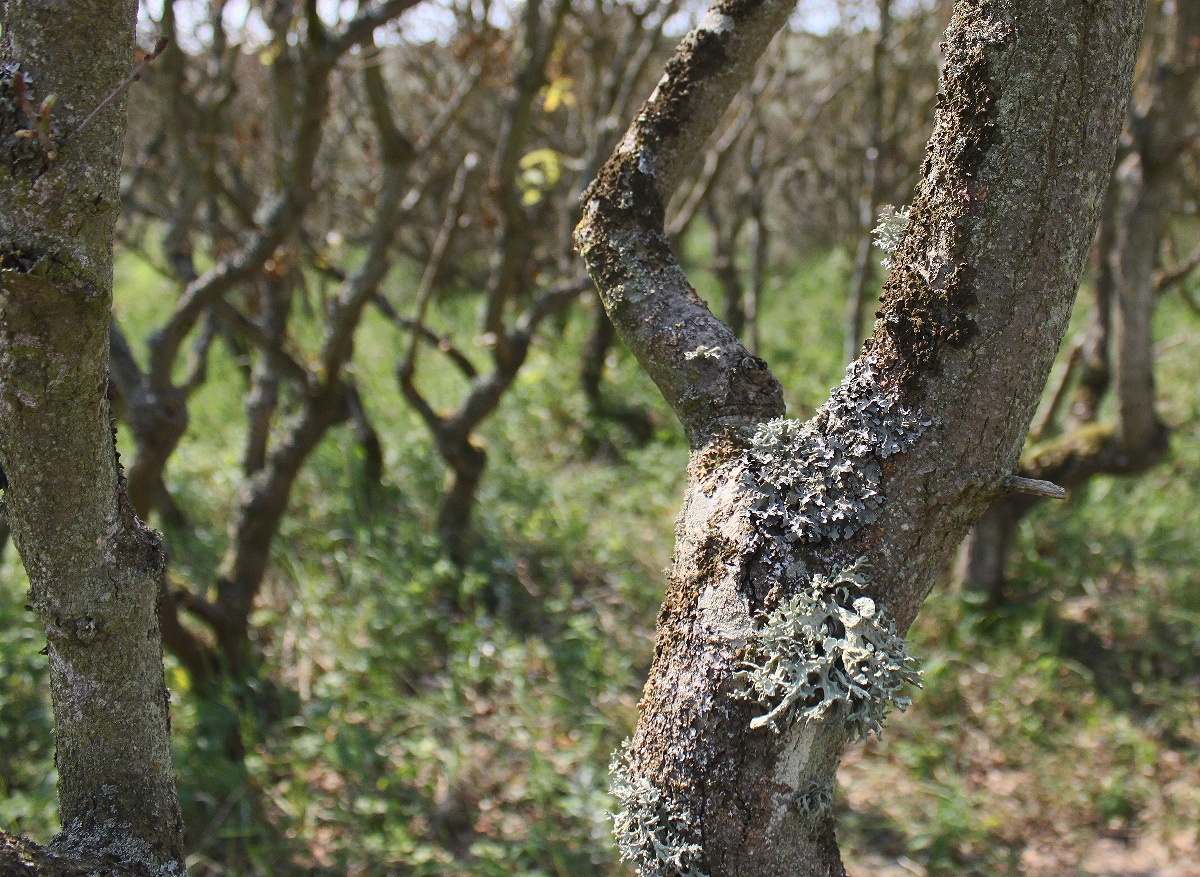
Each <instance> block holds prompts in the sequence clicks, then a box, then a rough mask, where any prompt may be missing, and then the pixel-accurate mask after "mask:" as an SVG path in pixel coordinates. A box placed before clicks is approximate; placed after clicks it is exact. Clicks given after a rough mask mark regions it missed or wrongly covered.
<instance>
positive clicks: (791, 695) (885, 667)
mask: <svg viewBox="0 0 1200 877" xmlns="http://www.w3.org/2000/svg"><path fill="white" fill-rule="evenodd" d="M861 570H862V564H861V562H860V563H856V564H854V566H852V567H850V568H849V569H846V570H843V571H842V572H841V573H839V574H838V575H836V576H834V577H833V578H832V579H830V578H826V577H825V576H821V575H816V576H813V578H812V582H811V584H810V586H809V587H808V588H807V589H805V590H802V591H801V592H800V593H798V594H796V595H795V596H793V597H791V598H790V599H787V600H785V601H783V602H782V603H781V604H780V605H779V606H778V607H777V608H776V609H775V610H774V611H773V612H771V613H770V614H769V615H768V616H767V618H766V622H765V623H764V625H763V627H762V629H761V630H760V631H759V632H758V635H757V636H756V637H755V640H754V642H753V644H752V646H751V650H750V653H749V656H748V658H747V659H746V660H745V661H744V662H743V664H742V670H741V676H742V678H743V680H744V681H745V683H746V686H747V688H746V694H747V696H748V697H750V698H752V699H754V700H756V701H757V702H758V703H761V704H763V705H764V706H767V707H769V709H768V712H767V713H766V714H764V715H761V716H759V717H757V718H755V719H753V720H752V721H751V722H750V727H751V728H762V727H771V728H773V729H775V730H776V731H783V730H785V729H786V728H788V727H790V726H792V725H793V724H796V723H797V722H809V721H819V720H821V719H825V718H829V717H831V716H832V715H833V714H834V712H835V711H836V713H837V715H838V716H839V717H840V718H841V720H842V721H843V722H845V725H846V729H847V732H848V734H849V737H850V740H851V741H855V740H859V739H862V738H864V737H866V736H867V734H869V733H871V732H872V731H874V732H875V733H876V734H878V733H879V731H880V729H881V727H882V725H883V719H884V716H885V715H886V714H887V711H888V709H889V708H891V707H892V706H895V707H896V708H897V709H904V708H905V707H906V706H908V704H909V702H910V701H909V699H908V698H906V697H901V696H900V691H901V690H902V689H903V687H904V685H905V684H906V683H909V684H913V685H920V673H919V672H918V670H917V669H916V660H915V659H914V658H913V657H912V656H911V655H909V654H908V651H907V649H906V648H905V645H904V639H903V637H900V636H898V635H897V634H896V632H895V630H894V628H893V627H892V625H891V623H890V622H889V621H888V619H887V617H886V616H885V615H884V613H883V612H882V611H880V610H879V609H878V608H877V607H876V605H875V601H874V600H872V599H871V598H870V597H867V596H863V595H862V594H861V591H862V588H863V584H864V580H863V578H862V576H861Z"/></svg>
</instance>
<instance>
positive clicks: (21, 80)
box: [0, 0, 184, 874]
mask: <svg viewBox="0 0 1200 877" xmlns="http://www.w3.org/2000/svg"><path fill="white" fill-rule="evenodd" d="M136 11H137V3H136V2H134V0H37V2H33V0H10V2H8V3H6V4H4V6H3V37H2V38H0V39H2V42H0V62H2V63H3V64H4V66H3V68H0V462H2V464H3V468H4V472H5V473H6V475H7V478H8V487H7V490H6V492H5V501H6V505H7V507H8V512H9V521H10V524H11V526H12V535H13V540H14V542H15V544H16V546H17V549H18V551H19V552H20V554H21V558H22V560H23V561H24V564H25V569H26V571H27V573H28V575H29V583H30V590H29V603H30V607H31V608H32V610H33V611H34V612H35V613H36V614H37V616H38V618H39V619H40V620H41V622H42V623H43V624H44V625H45V629H46V637H47V656H48V662H49V665H50V692H51V699H52V702H53V706H54V724H55V747H56V752H55V764H56V765H57V767H58V772H59V783H58V796H59V806H60V811H61V816H62V832H61V833H60V834H59V835H58V836H57V837H55V839H54V841H53V843H52V844H51V847H50V854H51V855H53V856H58V857H61V860H60V861H59V862H58V863H57V864H53V863H52V865H53V867H55V868H56V873H84V872H86V873H89V874H99V873H112V874H168V873H170V874H182V873H184V865H183V855H182V852H183V851H182V821H181V817H180V812H179V804H178V801H177V799H176V795H175V781H174V777H173V775H172V771H171V748H170V737H169V729H168V717H167V705H168V700H169V697H170V695H169V694H168V692H167V689H166V686H165V684H164V679H163V665H162V645H161V640H160V636H159V627H158V618H157V614H156V609H155V605H156V600H157V598H158V593H159V585H160V578H161V576H162V571H163V563H164V558H163V552H162V548H161V545H160V543H159V539H158V536H157V535H156V534H155V533H153V532H152V531H150V530H148V529H146V528H145V527H143V526H142V524H141V523H140V522H139V521H138V520H137V518H136V517H135V516H134V514H133V510H132V508H131V506H130V504H129V501H128V499H127V497H126V495H125V492H124V487H123V485H122V484H121V479H120V470H119V467H118V464H117V456H116V452H115V450H114V447H113V433H112V429H113V428H112V422H111V419H110V415H109V408H108V402H107V399H106V389H107V385H108V380H107V371H108V324H109V314H110V310H111V305H112V268H113V262H112V258H113V256H112V247H113V228H114V223H115V221H116V218H117V213H118V204H117V182H118V174H119V172H120V159H121V145H122V138H123V135H124V130H125V109H124V103H123V101H121V100H117V101H114V102H113V103H110V104H109V105H108V106H107V108H106V109H104V110H103V111H102V112H101V113H100V114H99V115H98V117H97V118H96V119H95V120H94V122H93V123H92V124H90V125H88V126H87V127H86V128H83V129H82V130H80V129H78V126H80V125H81V123H83V121H84V120H85V118H86V117H87V116H88V114H89V113H90V112H91V111H92V110H93V109H95V108H97V107H99V106H100V105H101V103H102V102H103V101H104V100H105V98H106V97H107V96H108V95H109V94H110V93H112V92H113V91H114V90H116V88H117V87H118V86H119V85H120V84H121V82H122V81H123V80H124V78H125V77H126V75H127V74H128V73H129V70H130V68H131V65H132V60H133V59H132V55H133V37H134V22H135V13H136ZM51 95H56V96H57V99H56V102H54V101H47V98H49V97H50V96H51ZM19 130H25V131H32V132H34V135H33V136H32V137H30V136H28V135H18V134H17V131H19ZM73 131H78V133H77V134H75V136H71V132H73ZM16 848H17V847H16V845H15V843H14V842H11V841H7V840H6V841H4V842H3V843H0V850H3V851H4V852H0V872H4V873H12V872H13V871H12V870H9V869H16V868H17V867H18V866H17V865H16V864H14V863H13V862H12V860H11V858H8V857H10V856H15V855H17V853H16V852H15V850H16ZM101 860H103V861H104V862H105V864H103V865H101ZM42 861H43V862H50V861H51V860H49V859H46V858H45V857H44V856H43V858H42ZM72 862H73V863H74V864H71V863H72ZM89 862H90V863H91V864H88V863H89ZM72 869H74V870H72ZM16 873H29V872H25V871H21V870H17V871H16Z"/></svg>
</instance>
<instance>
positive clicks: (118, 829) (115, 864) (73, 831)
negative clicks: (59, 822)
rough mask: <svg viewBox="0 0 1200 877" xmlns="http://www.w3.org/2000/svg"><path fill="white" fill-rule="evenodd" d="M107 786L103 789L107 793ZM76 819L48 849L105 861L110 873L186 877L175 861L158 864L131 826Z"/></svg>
mask: <svg viewBox="0 0 1200 877" xmlns="http://www.w3.org/2000/svg"><path fill="white" fill-rule="evenodd" d="M110 788H111V787H104V791H108V790H109V789H110ZM87 822H88V821H87V820H81V819H76V820H74V821H73V822H72V823H71V824H70V825H68V826H66V827H65V828H64V830H63V831H62V833H60V834H59V835H58V836H57V837H55V838H54V841H53V842H52V844H51V849H52V850H53V851H54V852H55V853H57V854H59V855H61V854H63V853H70V854H75V855H78V856H81V857H83V856H87V857H95V858H98V859H100V860H101V861H103V862H105V863H106V864H107V865H108V866H109V868H110V869H111V871H106V872H105V873H113V874H138V875H146V877H186V874H187V872H186V871H185V870H184V869H183V868H182V867H181V866H180V864H179V863H177V862H169V861H168V862H162V861H160V860H159V859H158V858H157V857H156V856H155V855H154V851H153V850H152V849H151V848H150V845H149V844H148V843H146V841H144V840H142V839H141V838H138V837H135V836H134V834H133V830H132V826H130V825H125V824H122V823H121V822H119V821H117V820H115V819H106V820H103V821H99V820H95V821H92V822H91V824H86V823H87Z"/></svg>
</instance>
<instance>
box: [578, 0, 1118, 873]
mask: <svg viewBox="0 0 1200 877" xmlns="http://www.w3.org/2000/svg"><path fill="white" fill-rule="evenodd" d="M789 11H790V9H789V8H787V6H786V5H780V4H773V3H767V2H762V0H741V2H738V0H725V2H720V3H718V4H717V5H716V6H714V7H713V8H712V9H711V10H710V11H709V13H708V15H707V16H706V17H705V19H704V20H703V21H702V22H701V25H700V27H699V28H698V29H697V30H696V31H693V32H692V33H691V34H689V35H688V36H687V37H685V38H684V41H683V43H682V44H681V46H680V48H679V50H678V51H677V53H676V55H675V57H674V58H673V59H672V60H671V61H670V62H669V64H668V66H667V74H666V75H665V76H664V77H663V79H662V80H661V81H660V82H659V84H658V86H657V88H656V89H655V92H654V94H653V95H652V96H651V98H650V99H649V101H647V103H646V104H645V105H644V106H643V107H642V109H641V111H640V112H639V114H638V117H637V119H636V120H635V122H634V123H633V125H632V126H631V127H630V129H629V131H628V132H627V133H626V135H625V137H624V139H623V140H622V142H621V145H620V146H618V148H617V150H616V152H615V153H614V155H613V156H612V158H611V159H610V160H609V162H608V164H606V165H605V167H604V168H603V169H602V170H601V172H600V175H599V177H598V178H597V180H596V182H595V183H593V185H592V187H591V188H590V189H589V190H588V193H587V195H586V196H585V199H584V218H583V220H582V222H581V223H580V226H579V228H578V230H577V232H576V239H577V242H578V245H579V248H580V251H581V252H582V254H583V256H584V258H585V260H586V261H587V263H588V268H589V271H590V273H591V275H592V277H593V279H594V280H595V281H596V283H597V285H598V287H599V288H600V292H601V295H602V297H603V299H604V303H605V306H606V308H607V309H608V311H609V313H610V315H611V316H612V318H613V322H614V324H615V325H616V326H617V329H618V331H620V332H621V334H622V335H623V337H624V338H625V340H626V342H627V343H628V345H629V346H630V348H631V349H632V350H633V351H634V353H635V354H636V355H637V356H638V358H639V360H640V361H641V362H642V364H643V366H644V367H645V368H646V370H647V371H648V372H649V373H650V376H651V377H652V378H653V379H654V380H655V381H656V383H657V384H658V386H659V388H660V389H661V390H662V392H663V394H664V396H665V397H666V398H667V400H668V402H669V403H670V404H671V406H672V408H673V409H674V410H675V412H676V414H677V416H678V417H679V418H680V420H681V421H682V422H683V425H684V427H685V430H686V432H687V435H688V438H689V441H690V443H691V445H692V458H691V462H690V464H689V470H688V488H687V493H686V497H685V501H684V509H683V512H682V514H681V518H680V521H679V525H678V531H677V533H678V535H677V542H676V551H675V556H674V560H673V563H672V568H671V572H670V574H669V580H668V587H667V596H666V602H665V603H664V606H663V609H662V611H661V613H660V615H659V621H658V645H657V649H656V652H655V658H654V663H653V666H652V668H651V673H650V679H649V681H648V682H647V685H646V689H645V694H644V697H643V700H642V704H641V716H640V719H639V722H638V727H637V730H636V732H635V734H634V736H633V738H632V741H631V743H630V746H629V747H628V749H627V750H626V752H625V753H624V754H623V756H622V757H620V758H618V759H617V761H616V763H615V765H614V766H615V776H614V791H615V793H616V794H617V797H618V799H619V801H620V803H621V811H620V812H619V813H618V814H617V816H616V819H615V827H616V832H617V836H618V841H619V842H620V844H621V847H622V852H623V854H624V856H625V857H626V858H628V859H630V860H632V861H633V862H634V863H635V864H636V865H637V866H638V868H639V870H640V872H641V873H642V874H643V875H682V874H700V873H703V874H706V875H708V877H729V875H739V877H741V875H744V877H750V875H763V874H789V875H800V877H809V875H811V877H818V875H819V877H828V875H840V874H844V869H843V867H842V864H841V861H840V857H839V854H838V850H837V844H836V841H835V839H834V830H833V829H834V826H833V816H832V808H831V807H830V802H831V799H832V787H833V784H834V779H835V773H836V769H837V765H838V762H839V760H840V756H841V751H842V748H843V745H844V744H845V742H846V741H847V740H854V739H856V738H858V737H862V736H865V735H866V734H867V733H869V732H870V731H872V730H877V729H878V727H879V724H880V722H881V721H882V720H883V717H884V715H885V714H886V712H887V711H888V709H889V707H890V706H892V705H897V704H899V705H902V704H903V698H902V697H901V696H900V691H901V688H902V685H903V684H904V683H905V682H906V681H908V680H910V679H911V678H912V676H913V670H912V666H911V659H910V658H909V657H908V656H907V655H906V654H905V652H904V648H903V642H902V640H901V639H900V637H902V636H903V634H904V633H905V632H906V631H907V630H908V628H909V626H910V625H911V623H912V621H913V619H914V618H915V616H916V613H917V610H918V608H919V606H920V604H921V602H922V601H923V599H924V598H925V596H926V594H927V593H928V590H929V588H930V587H931V584H932V582H933V579H934V576H935V575H936V574H937V573H938V572H939V571H940V570H941V568H942V567H943V566H944V565H945V563H946V561H947V560H948V559H949V557H950V555H951V554H952V553H953V551H954V549H955V548H956V547H957V546H958V544H959V542H961V540H962V537H963V535H965V532H966V529H967V528H968V527H969V526H970V524H971V523H973V522H974V520H975V519H977V518H978V517H979V516H980V515H981V514H982V513H983V512H984V510H985V509H986V507H987V506H988V504H989V503H990V502H991V501H993V500H994V499H996V498H998V497H999V496H1000V495H1002V494H1003V493H1004V490H1005V484H1006V478H1007V476H1008V475H1009V474H1010V473H1012V472H1013V471H1014V469H1015V466H1016V463H1017V456H1018V454H1019V452H1020V449H1021V445H1022V442H1023V439H1024V436H1025V431H1026V429H1027V427H1028V424H1029V420H1030V418H1031V416H1032V414H1033V410H1034V406H1035V404H1036V401H1037V395H1038V392H1039V390H1040V389H1041V386H1042V384H1043V383H1044V381H1045V378H1046V375H1047V374H1048V372H1049V369H1050V366H1051V363H1052V362H1053V358H1054V353H1055V351H1056V349H1057V347H1058V344H1059V342H1060V340H1061V338H1062V333H1063V331H1064V330H1065V328H1066V324H1067V318H1068V315H1069V313H1070V309H1071V304H1072V300H1073V298H1074V294H1075V290H1076V287H1077V285H1078V282H1079V276H1080V272H1081V270H1082V267H1083V264H1084V260H1085V258H1086V255H1087V252H1088V249H1089V247H1090V244H1091V239H1092V235H1093V232H1094V230H1095V225H1096V219H1097V214H1098V208H1099V204H1100V200H1101V196H1102V194H1103V190H1104V186H1105V184H1106V183H1107V178H1108V169H1109V167H1110V166H1111V163H1112V160H1113V151H1114V145H1115V143H1116V137H1117V134H1118V133H1119V131H1120V125H1121V119H1122V116H1123V114H1124V110H1125V104H1126V101H1127V98H1128V94H1129V83H1130V79H1131V77H1132V72H1133V66H1134V61H1135V57H1136V49H1137V43H1138V36H1139V31H1140V27H1141V22H1142V9H1141V4H1139V3H1115V2H1097V3H1069V4H1064V3H1062V2H1061V0H1022V2H1020V3H1017V2H984V0H959V2H958V3H957V4H956V6H955V13H954V17H953V19H952V22H951V25H950V28H949V30H948V32H947V35H946V44H945V45H946V63H945V66H944V69H943V75H942V88H943V91H944V93H945V94H944V97H943V99H942V101H941V103H940V107H939V111H938V119H937V128H936V130H935V132H934V135H933V138H932V140H931V141H930V145H929V152H928V158H927V161H926V164H925V169H924V174H923V180H922V183H921V186H920V189H919V192H918V194H917V197H916V199H915V201H914V203H913V207H912V211H911V214H910V217H911V218H910V222H909V226H908V230H907V233H906V234H905V237H904V239H903V241H902V242H901V244H900V247H899V249H898V250H897V252H896V254H895V258H894V265H895V268H894V269H893V271H892V274H891V276H890V277H889V279H888V281H887V284H886V285H885V289H884V296H883V302H882V311H881V319H880V321H879V322H878V323H877V324H876V327H875V331H874V333H873V335H872V336H871V338H870V339H869V340H868V342H867V344H866V346H865V347H864V351H863V354H862V356H861V357H860V358H859V359H858V361H857V362H856V363H854V364H853V365H852V367H851V368H850V369H849V370H848V372H847V377H846V379H845V381H844V382H843V384H842V386H841V387H839V388H838V389H836V390H835V391H834V393H833V395H832V396H831V397H830V399H829V401H828V402H827V403H826V405H825V406H824V407H823V408H822V409H821V411H819V412H818V413H817V415H816V416H815V417H814V418H813V419H812V420H811V421H809V422H808V423H805V424H801V423H798V422H795V421H780V420H777V419H776V418H779V417H780V415H781V414H782V413H783V405H782V401H781V392H780V388H779V385H778V383H777V382H776V381H775V379H774V377H773V376H772V375H771V373H770V371H769V370H768V369H767V366H766V364H765V363H763V362H762V360H759V359H757V358H755V357H751V356H749V355H748V354H747V352H746V351H745V349H744V348H743V347H742V346H741V345H740V344H739V343H738V342H737V340H736V338H735V337H734V336H733V334H732V333H731V332H730V331H729V330H728V328H727V327H725V326H724V325H723V324H722V323H720V322H719V321H718V320H716V319H715V318H714V317H712V315H711V314H710V313H709V312H708V310H707V308H706V307H705V306H704V303H703V302H702V301H701V300H700V299H699V298H698V296H697V295H696V294H695V292H694V290H693V289H692V288H691V286H690V285H689V284H688V282H687V279H686V277H685V276H684V274H683V271H682V269H681V268H680V267H679V265H678V263H676V262H675V261H674V259H673V258H672V257H671V254H670V249H669V247H668V246H667V241H666V237H665V234H664V233H663V230H662V211H663V208H662V205H664V204H666V203H667V201H668V199H669V197H670V194H671V193H672V192H673V191H674V188H675V187H676V185H677V183H678V180H679V178H680V176H681V175H682V173H684V172H685V170H686V168H687V167H688V164H689V162H690V161H691V160H692V159H693V158H694V155H695V151H696V149H697V148H699V147H698V145H697V144H702V143H703V142H704V139H705V138H706V136H707V135H708V134H709V132H711V130H712V128H713V126H714V125H715V124H716V122H717V119H718V117H719V115H720V113H721V112H722V111H723V109H724V108H725V107H726V106H727V105H728V102H729V100H730V99H731V97H732V95H733V94H734V92H735V91H736V89H737V88H738V87H739V86H740V85H741V84H742V83H744V82H745V80H746V78H747V77H748V76H749V75H750V73H751V71H752V69H753V65H754V63H755V60H756V59H757V58H758V56H759V55H760V54H761V52H762V50H763V48H765V46H766V44H767V42H768V41H769V39H770V38H771V36H772V35H773V34H774V32H775V30H776V29H777V28H778V27H780V26H781V25H782V23H783V22H784V21H785V20H786V18H787V15H788V13H789Z"/></svg>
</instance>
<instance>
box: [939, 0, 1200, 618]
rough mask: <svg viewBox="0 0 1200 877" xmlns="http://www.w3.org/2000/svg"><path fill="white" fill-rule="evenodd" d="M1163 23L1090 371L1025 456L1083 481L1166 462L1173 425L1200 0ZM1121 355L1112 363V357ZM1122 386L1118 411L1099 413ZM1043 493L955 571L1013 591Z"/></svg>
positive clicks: (1017, 509)
mask: <svg viewBox="0 0 1200 877" xmlns="http://www.w3.org/2000/svg"><path fill="white" fill-rule="evenodd" d="M1155 24H1158V25H1160V26H1161V25H1163V24H1165V25H1166V26H1167V27H1168V28H1169V31H1170V33H1169V37H1170V39H1169V42H1168V44H1167V46H1168V48H1167V50H1166V52H1165V55H1166V57H1165V58H1163V59H1161V60H1159V61H1157V63H1154V62H1151V64H1150V65H1147V66H1150V67H1151V70H1152V73H1151V74H1150V76H1149V80H1150V81H1149V83H1148V87H1147V89H1146V91H1145V95H1144V98H1143V101H1142V102H1141V106H1134V107H1133V108H1131V112H1130V114H1129V121H1128V128H1129V135H1128V137H1129V144H1130V145H1129V148H1128V149H1127V150H1125V155H1124V157H1123V158H1122V160H1121V161H1120V162H1119V164H1118V166H1117V167H1116V169H1115V172H1114V173H1113V175H1112V183H1111V186H1110V187H1109V190H1108V192H1107V194H1106V196H1105V202H1104V210H1105V212H1104V220H1103V222H1102V224H1101V230H1100V234H1099V236H1098V239H1097V242H1096V248H1097V258H1096V262H1097V263H1098V264H1097V268H1098V270H1097V271H1096V274H1095V278H1094V282H1093V286H1094V287H1095V294H1096V304H1095V309H1094V311H1093V314H1092V322H1091V325H1090V326H1089V328H1088V330H1087V332H1086V335H1085V337H1084V341H1083V345H1082V347H1081V350H1080V368H1081V372H1080V376H1079V383H1078V386H1077V387H1076V392H1075V397H1074V399H1073V400H1072V404H1071V406H1070V412H1069V413H1068V416H1067V419H1066V423H1065V424H1064V426H1063V431H1062V434H1061V435H1059V436H1057V437H1055V438H1053V439H1051V440H1049V441H1047V442H1045V443H1043V444H1041V445H1040V446H1038V447H1036V448H1035V449H1034V452H1033V453H1031V454H1030V455H1029V456H1028V458H1027V459H1026V460H1024V461H1023V462H1022V467H1021V474H1022V475H1024V476H1026V477H1029V478H1035V479H1039V480H1049V481H1054V482H1055V483H1056V484H1060V485H1062V486H1063V487H1067V488H1076V487H1079V486H1081V485H1083V484H1084V483H1086V482H1087V481H1088V480H1089V479H1091V478H1093V477H1095V476H1096V475H1100V474H1107V475H1132V474H1137V473H1141V472H1145V471H1146V470H1148V469H1151V468H1153V467H1154V466H1156V465H1157V464H1158V463H1159V462H1161V461H1162V460H1163V459H1164V458H1165V457H1166V453H1167V448H1168V441H1169V433H1168V430H1167V428H1166V426H1165V425H1164V424H1163V423H1162V421H1161V420H1160V419H1159V417H1158V412H1157V410H1156V402H1157V400H1156V396H1155V391H1154V383H1155V382H1154V331H1153V323H1154V311H1155V308H1156V306H1157V304H1158V296H1159V284H1158V278H1157V276H1156V273H1155V272H1156V269H1157V268H1158V265H1159V258H1160V251H1161V249H1162V239H1163V234H1164V230H1165V228H1166V225H1167V222H1168V221H1169V218H1170V214H1171V210H1172V208H1173V207H1174V205H1175V203H1176V201H1177V199H1178V197H1179V194H1178V168H1179V164H1180V161H1181V158H1182V156H1183V155H1184V153H1185V152H1186V150H1187V147H1188V146H1189V144H1190V142H1191V140H1192V131H1193V122H1194V119H1195V101H1194V99H1193V97H1192V89H1193V87H1194V85H1195V83H1196V80H1197V76H1200V3H1195V2H1190V3H1178V4H1175V5H1174V7H1173V9H1172V10H1171V13H1170V15H1169V16H1165V17H1163V18H1161V19H1160V20H1159V21H1156V22H1155ZM1110 362H1111V367H1110ZM1110 392H1111V393H1112V395H1113V397H1114V399H1115V402H1116V405H1115V408H1116V417H1115V422H1114V423H1112V424H1111V425H1107V424H1103V423H1101V422H1099V421H1098V420H1097V415H1098V413H1099V409H1100V404H1101V402H1102V401H1103V400H1104V399H1105V398H1106V396H1108V394H1109V393H1110ZM1036 504H1037V502H1036V501H1034V500H1031V499H1030V498H1029V497H1007V498H1005V499H1003V500H1001V501H1000V502H999V503H998V507H997V508H995V509H992V510H989V512H988V513H987V515H986V516H985V517H984V519H983V520H982V521H981V522H980V525H979V526H977V527H976V528H975V530H973V531H972V533H971V534H970V536H968V538H967V540H966V541H965V542H964V543H963V546H962V549H961V550H960V552H959V561H958V567H957V570H956V577H957V578H958V580H959V581H960V582H961V583H962V585H963V586H964V587H966V588H968V589H970V590H974V591H979V592H982V593H987V594H989V595H990V597H991V599H992V601H993V602H998V601H999V600H1000V599H1002V597H1003V594H1004V590H1005V586H1006V583H1007V570H1008V559H1009V553H1010V551H1009V549H1010V548H1011V546H1012V544H1013V540H1014V538H1015V534H1016V529H1017V527H1018V525H1019V524H1020V522H1021V519H1022V518H1023V517H1024V515H1025V514H1027V513H1028V512H1029V511H1030V510H1031V509H1032V508H1034V506H1035V505H1036Z"/></svg>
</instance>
